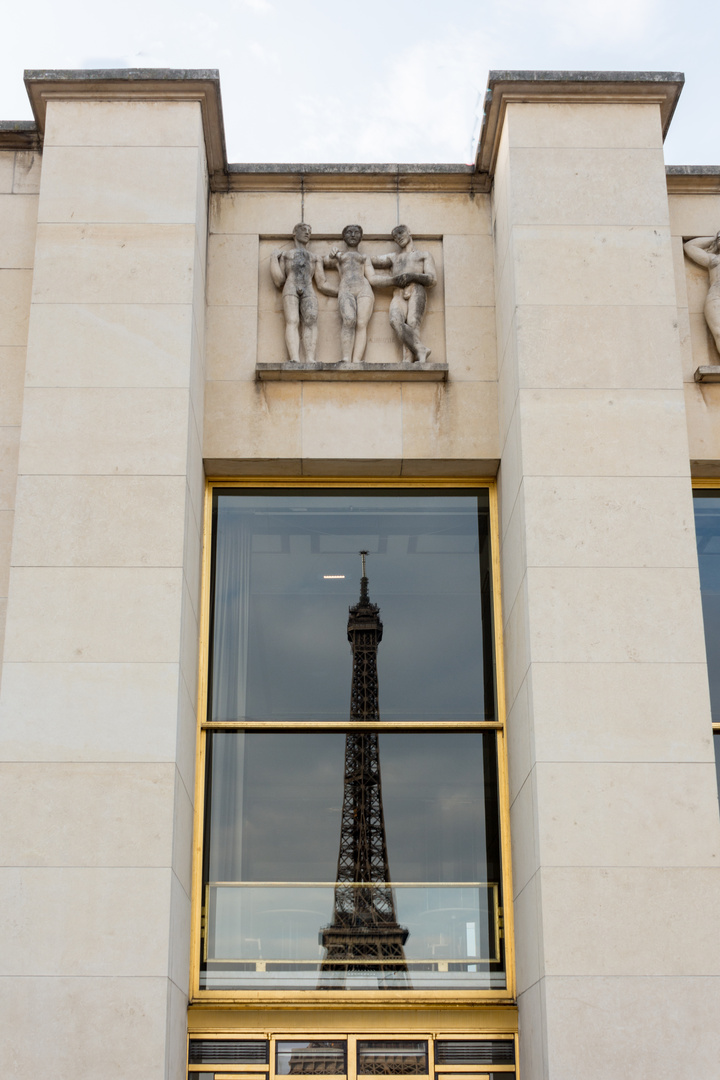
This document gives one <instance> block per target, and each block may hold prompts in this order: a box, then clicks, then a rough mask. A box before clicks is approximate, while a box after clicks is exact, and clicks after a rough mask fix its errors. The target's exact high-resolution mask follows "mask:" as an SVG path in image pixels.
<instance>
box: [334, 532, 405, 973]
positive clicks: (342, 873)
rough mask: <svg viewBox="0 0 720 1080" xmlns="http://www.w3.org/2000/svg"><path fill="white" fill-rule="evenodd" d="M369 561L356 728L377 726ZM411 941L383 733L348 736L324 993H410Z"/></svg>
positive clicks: (375, 615)
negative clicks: (367, 988) (367, 987)
mask: <svg viewBox="0 0 720 1080" xmlns="http://www.w3.org/2000/svg"><path fill="white" fill-rule="evenodd" d="M367 555H368V552H367V551H361V552H360V557H361V559H362V577H361V579H360V599H359V600H358V602H357V604H353V605H352V607H351V608H350V609H349V613H348V615H349V617H348V624H347V635H348V641H349V642H350V646H351V649H352V654H353V671H352V684H351V689H350V720H351V721H361V720H365V721H367V720H379V719H380V706H379V688H378V672H377V650H378V645H379V643H380V641H381V640H382V634H383V625H382V622H381V621H380V608H379V607H378V605H377V604H373V603H372V602H371V600H370V594H369V587H368V579H367V573H366V563H365V560H366V557H367ZM407 938H408V931H407V930H406V929H404V928H403V927H401V926H399V925H398V922H397V918H396V915H395V900H394V897H393V892H392V887H391V884H390V865H389V860H388V852H387V841H386V837H385V816H384V813H383V804H382V783H381V777H380V749H379V744H378V733H377V731H348V733H347V735H346V736H345V779H344V791H343V807H342V821H341V826H340V853H339V855H338V866H337V876H336V882H335V906H334V911H333V920H332V923H331V924H330V925H329V926H326V927H325V928H324V929H323V930H321V931H320V943H321V945H323V946H324V947H325V950H326V952H325V958H324V959H323V962H322V966H321V971H320V982H319V985H320V987H321V988H324V989H338V988H342V987H343V986H344V985H345V979H346V975H347V972H362V973H364V974H365V975H366V976H369V977H373V976H374V977H375V978H376V979H377V981H378V985H379V986H402V987H405V988H407V987H408V986H409V980H408V975H407V962H406V960H405V952H404V948H403V946H404V945H405V942H406V941H407Z"/></svg>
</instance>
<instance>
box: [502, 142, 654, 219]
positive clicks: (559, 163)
mask: <svg viewBox="0 0 720 1080" xmlns="http://www.w3.org/2000/svg"><path fill="white" fill-rule="evenodd" d="M510 160H511V166H510V176H511V180H510V188H511V200H512V208H511V214H512V220H513V223H514V225H589V226H593V227H597V226H602V225H626V226H631V227H638V226H646V227H648V228H653V227H657V226H658V225H659V224H660V225H665V226H667V223H668V208H667V187H666V183H665V162H664V159H663V152H662V149H661V148H660V147H659V146H658V147H657V148H653V149H636V148H632V149H629V148H612V149H610V148H602V149H598V148H577V147H563V148H559V147H542V148H535V147H532V148H531V147H522V148H520V147H516V148H513V150H512V151H511V159H510Z"/></svg>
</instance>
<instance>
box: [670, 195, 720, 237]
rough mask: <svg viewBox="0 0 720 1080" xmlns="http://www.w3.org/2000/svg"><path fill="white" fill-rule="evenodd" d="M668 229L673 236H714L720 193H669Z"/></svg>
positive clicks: (718, 218)
mask: <svg viewBox="0 0 720 1080" xmlns="http://www.w3.org/2000/svg"><path fill="white" fill-rule="evenodd" d="M668 208H669V211H670V229H671V231H672V233H673V235H674V236H678V237H684V238H686V239H689V238H690V237H691V236H714V235H715V233H716V232H717V231H718V224H717V223H718V221H720V194H717V193H716V194H710V193H709V194H707V195H669V196H668Z"/></svg>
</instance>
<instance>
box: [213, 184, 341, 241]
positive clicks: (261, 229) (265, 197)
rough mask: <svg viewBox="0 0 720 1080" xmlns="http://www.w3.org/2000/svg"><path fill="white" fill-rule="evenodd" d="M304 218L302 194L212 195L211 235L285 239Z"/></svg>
mask: <svg viewBox="0 0 720 1080" xmlns="http://www.w3.org/2000/svg"><path fill="white" fill-rule="evenodd" d="M301 219H302V198H301V195H300V192H299V191H298V192H295V191H272V192H269V191H226V192H216V193H215V194H213V195H211V196H210V232H211V233H251V234H252V233H254V234H256V235H264V236H273V235H277V236H283V237H284V236H288V235H289V234H290V233H291V232H292V231H293V229H294V228H295V226H296V225H297V223H298V222H299V221H300V220H301ZM348 224H350V222H347V221H346V222H345V225H348ZM316 231H317V230H316Z"/></svg>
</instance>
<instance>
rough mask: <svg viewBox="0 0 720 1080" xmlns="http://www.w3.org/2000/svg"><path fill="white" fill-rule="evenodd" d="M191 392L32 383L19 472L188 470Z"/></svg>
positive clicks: (27, 397) (178, 472) (174, 472)
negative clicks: (43, 385) (35, 384)
mask: <svg viewBox="0 0 720 1080" xmlns="http://www.w3.org/2000/svg"><path fill="white" fill-rule="evenodd" d="M188 409H189V400H188V392H187V390H173V389H167V390H151V389H146V388H143V389H138V388H131V389H124V388H123V389H120V388H118V389H115V388H111V387H102V388H84V387H69V388H66V387H63V388H58V389H50V388H46V387H28V388H27V389H26V391H25V415H24V420H23V443H22V457H21V471H22V472H23V473H40V474H45V473H55V474H58V473H70V474H72V475H77V474H88V475H102V476H106V475H110V476H112V475H119V474H124V475H128V474H138V473H139V474H152V475H156V474H167V475H181V476H184V475H185V465H186V455H187V426H188Z"/></svg>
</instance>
